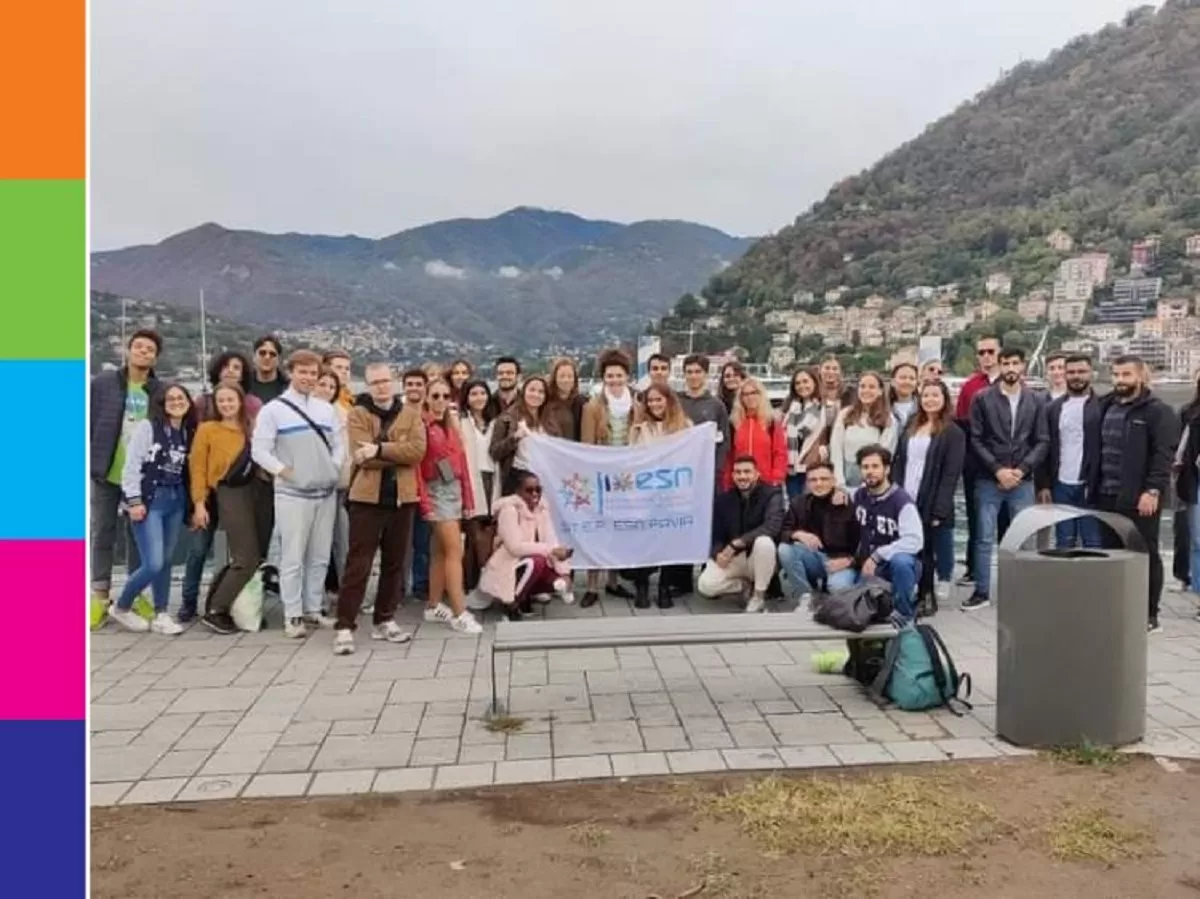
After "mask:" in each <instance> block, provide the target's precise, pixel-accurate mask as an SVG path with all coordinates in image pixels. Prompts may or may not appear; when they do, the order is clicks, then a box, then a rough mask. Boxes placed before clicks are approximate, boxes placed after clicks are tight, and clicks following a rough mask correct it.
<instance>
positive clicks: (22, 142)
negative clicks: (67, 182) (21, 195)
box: [0, 0, 87, 179]
mask: <svg viewBox="0 0 1200 899" xmlns="http://www.w3.org/2000/svg"><path fill="white" fill-rule="evenodd" d="M86 17H87V5H86V3H85V0H4V2H0V134H3V135H4V139H3V140H0V178H4V179H8V178H71V179H76V178H83V177H84V174H85V171H86V167H87V166H86V151H87V147H86V134H87V129H86V116H87V108H86V107H87V103H86V91H87V74H86V73H87V18H86Z"/></svg>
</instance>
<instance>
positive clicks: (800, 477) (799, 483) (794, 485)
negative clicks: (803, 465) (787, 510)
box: [786, 474, 808, 502]
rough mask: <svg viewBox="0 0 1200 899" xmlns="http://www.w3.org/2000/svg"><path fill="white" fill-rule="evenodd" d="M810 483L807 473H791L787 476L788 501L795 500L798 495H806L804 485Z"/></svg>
mask: <svg viewBox="0 0 1200 899" xmlns="http://www.w3.org/2000/svg"><path fill="white" fill-rule="evenodd" d="M807 483H808V475H805V474H789V475H788V476H787V482H786V486H787V498H788V501H789V502H790V501H792V500H794V499H795V498H796V497H798V496H803V495H804V487H805V485H806V484H807Z"/></svg>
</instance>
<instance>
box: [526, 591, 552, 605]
mask: <svg viewBox="0 0 1200 899" xmlns="http://www.w3.org/2000/svg"><path fill="white" fill-rule="evenodd" d="M529 598H530V600H532V601H533V602H536V603H537V604H538V605H543V606H544V605H546V604H547V603H548V602H550V600H552V599H554V597H553V596H551V595H550V594H549V593H535V594H533V596H531V597H529Z"/></svg>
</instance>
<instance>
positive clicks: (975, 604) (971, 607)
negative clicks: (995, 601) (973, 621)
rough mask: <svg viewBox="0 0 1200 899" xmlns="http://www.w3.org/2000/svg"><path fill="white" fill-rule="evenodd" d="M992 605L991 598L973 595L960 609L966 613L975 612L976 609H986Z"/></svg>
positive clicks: (964, 601) (977, 594) (965, 600)
mask: <svg viewBox="0 0 1200 899" xmlns="http://www.w3.org/2000/svg"><path fill="white" fill-rule="evenodd" d="M991 604H992V598H991V597H990V596H983V595H982V594H979V593H972V594H971V595H970V596H968V597H967V598H966V599H964V600H963V601H962V605H960V606H959V608H960V609H962V610H963V611H964V612H974V611H975V610H976V609H986V608H987V607H988V606H990V605H991Z"/></svg>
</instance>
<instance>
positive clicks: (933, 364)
mask: <svg viewBox="0 0 1200 899" xmlns="http://www.w3.org/2000/svg"><path fill="white" fill-rule="evenodd" d="M943 371H944V370H943V368H942V360H941V359H930V360H928V361H926V362H923V363H921V371H920V374H919V376H918V380H920V382H921V386H924V385H926V384H940V383H942V374H943Z"/></svg>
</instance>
